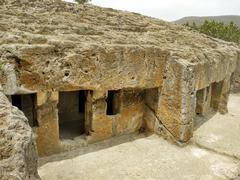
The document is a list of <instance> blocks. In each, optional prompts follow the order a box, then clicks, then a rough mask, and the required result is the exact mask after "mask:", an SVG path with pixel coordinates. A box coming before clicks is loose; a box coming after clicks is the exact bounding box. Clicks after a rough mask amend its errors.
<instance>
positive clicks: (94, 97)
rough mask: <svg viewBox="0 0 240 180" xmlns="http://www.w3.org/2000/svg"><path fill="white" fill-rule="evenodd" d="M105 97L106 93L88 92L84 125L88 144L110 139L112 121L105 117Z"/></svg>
mask: <svg viewBox="0 0 240 180" xmlns="http://www.w3.org/2000/svg"><path fill="white" fill-rule="evenodd" d="M106 97H107V92H106V91H89V92H88V95H87V102H86V112H87V113H86V124H85V125H86V129H87V131H88V134H89V135H90V136H89V137H88V141H89V142H90V143H93V142H97V141H100V140H104V139H107V138H110V137H112V119H111V117H109V116H106V101H105V98H106Z"/></svg>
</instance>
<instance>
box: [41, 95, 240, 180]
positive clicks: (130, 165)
mask: <svg viewBox="0 0 240 180" xmlns="http://www.w3.org/2000/svg"><path fill="white" fill-rule="evenodd" d="M239 134H240V94H234V95H231V97H230V103H229V113H228V114H226V115H220V114H216V115H215V116H213V117H212V118H211V119H210V120H208V121H207V122H206V123H204V124H203V125H202V126H201V127H200V128H198V129H197V130H196V131H195V133H194V137H193V138H192V140H191V142H190V144H189V145H187V146H185V147H178V146H176V145H173V144H171V143H169V142H167V141H165V140H164V139H163V138H161V137H159V136H157V135H149V136H146V135H143V134H133V135H130V136H122V137H117V138H114V139H110V140H107V141H104V142H101V143H97V144H93V145H90V146H88V147H84V148H81V149H79V150H75V151H72V152H68V153H62V154H60V155H54V156H51V157H46V158H41V159H40V167H39V174H40V176H41V178H42V179H43V180H49V179H51V180H76V179H81V180H85V179H86V180H89V179H90V180H92V179H100V180H101V179H102V180H108V179H109V180H116V179H121V180H122V179H131V180H132V179H138V180H139V179H176V180H181V179H188V180H195V179H196V180H197V179H202V180H205V179H207V180H208V179H209V180H215V179H240V136H239ZM49 161H51V162H49ZM47 162H48V163H47Z"/></svg>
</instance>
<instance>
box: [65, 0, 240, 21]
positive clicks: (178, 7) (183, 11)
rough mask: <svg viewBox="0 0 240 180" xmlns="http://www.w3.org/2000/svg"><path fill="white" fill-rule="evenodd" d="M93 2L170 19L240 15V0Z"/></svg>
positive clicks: (127, 0) (99, 0)
mask: <svg viewBox="0 0 240 180" xmlns="http://www.w3.org/2000/svg"><path fill="white" fill-rule="evenodd" d="M66 1H73V0H66ZM91 3H92V4H95V5H99V6H103V7H112V8H114V9H121V10H128V11H132V12H138V13H141V14H144V15H148V16H153V17H157V18H160V19H163V20H168V21H172V20H176V19H179V18H182V17H184V16H216V15H240V0H92V1H91Z"/></svg>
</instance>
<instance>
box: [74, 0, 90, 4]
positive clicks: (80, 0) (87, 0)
mask: <svg viewBox="0 0 240 180" xmlns="http://www.w3.org/2000/svg"><path fill="white" fill-rule="evenodd" d="M75 1H76V2H77V3H79V4H84V3H87V2H90V1H91V0H75Z"/></svg>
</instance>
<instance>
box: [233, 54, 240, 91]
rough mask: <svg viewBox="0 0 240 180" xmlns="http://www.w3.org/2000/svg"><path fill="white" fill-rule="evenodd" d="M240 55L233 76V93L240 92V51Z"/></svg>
mask: <svg viewBox="0 0 240 180" xmlns="http://www.w3.org/2000/svg"><path fill="white" fill-rule="evenodd" d="M238 56H239V57H238V63H237V67H236V70H235V73H234V75H233V78H232V92H233V93H237V92H240V52H239V55H238Z"/></svg>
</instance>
